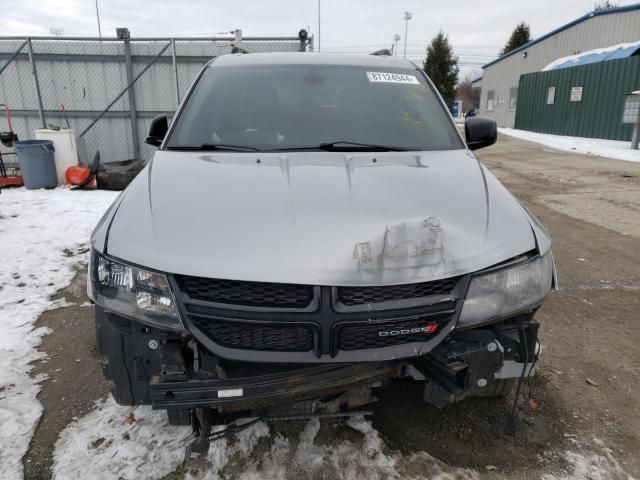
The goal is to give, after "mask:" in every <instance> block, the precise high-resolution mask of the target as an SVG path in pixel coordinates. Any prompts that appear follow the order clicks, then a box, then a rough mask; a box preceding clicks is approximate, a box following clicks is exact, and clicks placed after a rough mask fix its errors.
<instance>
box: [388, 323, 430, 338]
mask: <svg viewBox="0 0 640 480" xmlns="http://www.w3.org/2000/svg"><path fill="white" fill-rule="evenodd" d="M437 329H438V324H437V323H430V324H428V325H426V326H424V327H414V328H401V329H398V330H387V331H381V332H378V336H379V337H397V336H398V335H412V334H415V333H427V334H429V333H435V331H436V330H437Z"/></svg>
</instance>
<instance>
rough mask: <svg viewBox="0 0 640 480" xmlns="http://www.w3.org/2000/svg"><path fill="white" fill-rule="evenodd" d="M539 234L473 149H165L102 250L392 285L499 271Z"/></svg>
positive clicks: (270, 278)
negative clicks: (284, 151) (494, 267)
mask: <svg viewBox="0 0 640 480" xmlns="http://www.w3.org/2000/svg"><path fill="white" fill-rule="evenodd" d="M532 228H534V226H533V225H532V223H531V217H530V215H529V214H528V213H527V212H526V211H525V209H524V208H523V207H522V206H521V205H520V203H519V202H518V201H517V200H516V199H515V197H513V196H512V195H511V194H510V193H509V192H508V191H507V190H506V189H505V188H504V187H503V186H502V184H501V183H500V182H499V181H498V180H497V179H496V178H495V177H494V176H493V175H492V174H491V173H490V172H489V171H488V170H487V169H486V168H485V167H484V166H482V164H480V162H478V161H477V160H476V159H475V157H474V156H473V154H471V153H470V152H469V151H466V150H451V151H439V152H421V153H404V152H402V153H397V152H388V153H386V152H385V153H375V154H371V153H349V154H343V153H336V152H303V153H301V152H295V153H287V154H280V153H267V154H262V153H261V154H255V153H246V154H245V153H218V152H215V153H211V152H170V151H158V152H156V154H155V157H154V159H153V160H152V161H151V162H150V163H149V164H148V165H147V167H146V168H145V169H144V170H143V171H142V172H141V173H140V175H138V176H137V177H136V179H135V180H134V181H133V182H132V183H131V185H130V186H129V187H128V188H127V190H126V191H125V192H124V194H123V195H122V197H121V198H120V200H119V204H117V205H115V206H114V207H113V208H112V209H111V211H110V213H108V214H107V215H105V219H103V222H102V224H101V225H99V227H98V228H97V230H96V232H95V233H94V237H93V246H94V248H96V249H98V250H99V251H103V252H105V253H107V254H109V255H112V256H113V257H116V258H120V259H122V260H125V261H128V262H131V263H134V264H137V265H141V266H144V267H148V268H151V269H156V270H160V271H163V272H169V273H175V274H185V275H195V276H203V277H215V278H225V279H235V280H251V281H262V282H283V283H303V284H313V285H384V284H398V283H410V282H422V281H429V280H436V279H440V278H446V277H451V276H457V275H460V274H465V273H469V272H473V271H477V270H480V269H483V268H486V267H489V266H492V265H495V264H497V263H499V262H501V261H504V260H507V259H510V258H512V257H514V256H517V255H520V254H522V253H525V252H528V251H530V250H533V249H535V248H536V237H535V236H534V233H533V230H532Z"/></svg>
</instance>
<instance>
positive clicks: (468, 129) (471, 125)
mask: <svg viewBox="0 0 640 480" xmlns="http://www.w3.org/2000/svg"><path fill="white" fill-rule="evenodd" d="M464 136H465V139H466V141H467V147H469V150H477V149H478V148H484V147H488V146H489V145H493V144H494V143H496V140H497V139H498V127H497V125H496V121H495V120H493V119H491V118H486V117H467V119H466V120H465V121H464Z"/></svg>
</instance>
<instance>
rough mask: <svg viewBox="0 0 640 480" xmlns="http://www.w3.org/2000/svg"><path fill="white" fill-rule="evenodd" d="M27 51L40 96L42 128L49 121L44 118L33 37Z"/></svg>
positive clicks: (45, 126) (28, 42) (28, 39)
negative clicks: (32, 42)
mask: <svg viewBox="0 0 640 480" xmlns="http://www.w3.org/2000/svg"><path fill="white" fill-rule="evenodd" d="M27 52H29V63H31V73H32V74H33V81H34V82H35V84H36V96H37V97H38V113H39V114H40V123H42V128H47V121H46V119H45V118H44V106H43V105H42V93H41V92H40V82H39V81H38V70H37V69H36V60H35V58H34V57H33V45H32V44H31V39H30V38H27Z"/></svg>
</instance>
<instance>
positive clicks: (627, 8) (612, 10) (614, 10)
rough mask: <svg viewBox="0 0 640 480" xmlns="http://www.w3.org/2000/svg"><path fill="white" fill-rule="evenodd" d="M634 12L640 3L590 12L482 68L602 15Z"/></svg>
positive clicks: (485, 66)
mask: <svg viewBox="0 0 640 480" xmlns="http://www.w3.org/2000/svg"><path fill="white" fill-rule="evenodd" d="M633 10H640V3H634V4H633V5H626V6H624V7H616V8H609V9H606V10H598V11H594V12H589V13H587V14H586V15H583V16H582V17H580V18H576V19H575V20H573V21H572V22H569V23H567V24H565V25H563V26H561V27H558V28H556V29H555V30H552V31H550V32H549V33H546V34H545V35H542V36H541V37H538V38H536V39H534V40H531V41H530V42H529V43H525V44H524V45H522V46H521V47H518V48H516V49H514V50H511V51H510V52H508V53H505V54H504V55H502V56H501V57H499V58H496V59H495V60H493V61H491V62H489V63H487V64H485V65H483V66H482V68H487V67H490V66H491V65H494V64H496V63H498V62H501V61H502V60H504V59H505V58H508V57H510V56H511V55H515V54H516V53H518V52H521V51H523V50H526V49H527V48H530V47H532V46H533V45H535V44H536V43H540V42H542V41H543V40H546V39H547V38H549V37H552V36H554V35H557V34H558V33H560V32H562V31H564V30H568V29H570V28H572V27H574V26H576V25H578V24H579V23H582V22H585V21H587V20H589V19H591V18H593V17H599V16H602V15H609V14H612V13H623V12H631V11H633Z"/></svg>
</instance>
